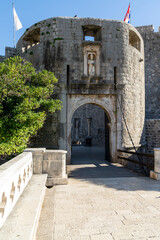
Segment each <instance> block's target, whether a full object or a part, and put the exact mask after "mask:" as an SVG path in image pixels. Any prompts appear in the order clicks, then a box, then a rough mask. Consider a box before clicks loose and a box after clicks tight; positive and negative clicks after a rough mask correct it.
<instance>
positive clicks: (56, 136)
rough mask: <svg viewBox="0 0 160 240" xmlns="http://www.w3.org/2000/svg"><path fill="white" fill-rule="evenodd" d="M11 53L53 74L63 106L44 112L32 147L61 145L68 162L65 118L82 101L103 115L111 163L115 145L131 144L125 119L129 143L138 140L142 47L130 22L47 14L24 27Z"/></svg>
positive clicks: (68, 118) (142, 108)
mask: <svg viewBox="0 0 160 240" xmlns="http://www.w3.org/2000/svg"><path fill="white" fill-rule="evenodd" d="M17 51H18V52H19V55H21V56H22V57H23V58H25V59H27V60H29V61H31V62H32V63H33V64H34V66H35V67H36V68H37V70H42V69H47V70H49V71H53V72H54V73H55V76H56V77H57V78H58V80H59V83H58V86H59V88H58V93H57V97H58V98H60V99H61V100H62V105H63V108H62V110H61V111H60V112H58V113H56V114H53V115H49V116H48V118H47V121H46V123H45V126H44V127H43V129H42V130H41V131H40V133H39V136H38V138H36V139H34V143H33V145H32V146H43V147H46V148H52V149H53V148H59V149H64V150H66V149H67V151H68V155H67V159H68V163H69V162H70V159H71V119H72V116H73V114H74V112H75V111H76V109H78V108H79V107H80V106H82V105H84V104H96V105H97V106H100V107H101V108H103V109H104V111H105V113H106V114H107V116H108V119H109V129H110V155H111V160H112V161H117V159H116V151H117V149H118V148H131V147H132V143H131V140H130V137H129V136H128V133H127V130H126V123H127V126H128V129H129V131H130V135H131V136H132V139H133V141H134V144H135V146H136V147H140V146H141V145H142V144H144V140H145V139H144V134H143V133H144V116H145V114H144V113H145V104H144V103H145V98H144V93H145V92H144V47H143V40H142V37H141V35H140V34H139V33H138V31H137V30H136V29H135V28H134V27H133V26H131V25H130V24H127V23H125V22H121V21H115V20H105V19H94V18H68V17H56V18H50V19H47V20H45V21H41V22H39V23H36V24H35V25H33V26H32V27H30V28H29V29H27V31H26V32H25V33H24V34H23V36H22V37H21V38H20V40H19V41H18V43H17ZM122 113H123V114H122ZM124 119H125V121H124Z"/></svg>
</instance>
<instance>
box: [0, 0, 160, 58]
mask: <svg viewBox="0 0 160 240" xmlns="http://www.w3.org/2000/svg"><path fill="white" fill-rule="evenodd" d="M0 2H1V7H0V29H1V34H0V55H4V51H5V46H9V47H13V16H12V0H1V1H0ZM14 2H15V9H16V12H17V14H18V17H19V19H20V21H21V22H22V24H23V28H22V29H21V30H19V31H17V32H16V42H17V40H18V39H19V38H20V36H21V35H22V34H23V32H24V31H25V29H26V28H28V27H30V26H31V25H32V24H34V23H36V22H38V21H41V20H43V19H46V18H50V17H57V16H67V17H73V16H74V15H75V14H77V15H78V17H95V18H102V19H115V20H123V19H124V16H125V14H126V11H127V8H128V5H129V1H128V0H111V1H110V0H80V1H77V0H56V1H55V0H45V1H44V0H14ZM130 4H131V24H132V25H133V26H143V25H152V24H153V25H154V27H155V31H158V26H160V0H131V1H130Z"/></svg>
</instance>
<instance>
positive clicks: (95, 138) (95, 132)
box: [71, 104, 110, 164]
mask: <svg viewBox="0 0 160 240" xmlns="http://www.w3.org/2000/svg"><path fill="white" fill-rule="evenodd" d="M109 133H110V129H109V118H108V116H107V114H106V113H105V111H104V110H103V109H102V108H101V107H99V106H97V105H95V104H85V105H83V106H81V107H79V108H78V109H77V110H76V111H75V113H74V115H73V117H72V130H71V144H72V153H71V163H72V164H89V163H95V164H97V163H102V162H104V160H107V161H110V136H109Z"/></svg>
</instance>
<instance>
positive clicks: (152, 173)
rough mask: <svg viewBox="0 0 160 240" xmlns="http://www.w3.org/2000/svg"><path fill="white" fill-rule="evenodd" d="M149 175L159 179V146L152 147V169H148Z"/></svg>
mask: <svg viewBox="0 0 160 240" xmlns="http://www.w3.org/2000/svg"><path fill="white" fill-rule="evenodd" d="M150 177H151V178H153V179H155V180H160V148H154V171H150Z"/></svg>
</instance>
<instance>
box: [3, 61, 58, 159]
mask: <svg viewBox="0 0 160 240" xmlns="http://www.w3.org/2000/svg"><path fill="white" fill-rule="evenodd" d="M55 83H57V79H56V78H55V76H54V74H53V73H52V72H48V71H46V70H44V71H41V72H38V73H37V72H36V70H35V68H34V67H33V66H32V64H31V63H29V62H27V61H25V60H23V59H22V58H20V57H14V58H8V59H6V60H5V61H4V62H3V63H0V155H1V156H5V155H13V154H17V153H20V152H22V151H23V150H24V149H25V148H26V146H27V143H28V141H29V138H30V137H31V136H33V135H36V133H37V131H38V129H40V128H41V127H42V126H43V124H44V121H45V119H46V114H47V112H50V113H53V112H55V111H56V110H60V109H61V107H62V106H61V101H60V100H55V99H53V95H54V90H55Z"/></svg>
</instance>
